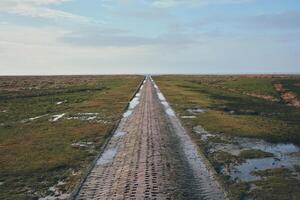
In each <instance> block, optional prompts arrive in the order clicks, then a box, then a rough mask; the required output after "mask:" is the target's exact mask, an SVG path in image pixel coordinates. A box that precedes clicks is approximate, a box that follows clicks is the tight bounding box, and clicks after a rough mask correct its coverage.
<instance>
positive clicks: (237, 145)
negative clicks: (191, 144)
mask: <svg viewBox="0 0 300 200" xmlns="http://www.w3.org/2000/svg"><path fill="white" fill-rule="evenodd" d="M193 131H194V132H195V133H197V134H199V135H201V139H202V140H203V141H206V142H207V143H209V145H208V147H209V149H208V152H209V153H214V152H218V151H223V152H227V153H230V154H231V155H234V156H239V154H240V152H241V151H242V150H249V149H255V150H261V151H264V152H269V153H272V154H273V155H274V156H273V157H268V158H254V159H246V160H245V161H244V162H242V163H240V164H238V165H229V166H226V168H223V170H222V173H223V174H225V175H229V176H230V178H231V179H232V180H240V181H253V180H259V179H260V177H258V176H255V175H253V174H252V172H253V171H258V170H266V169H274V168H281V167H285V168H289V169H292V170H293V171H295V170H294V166H295V165H300V148H299V147H298V146H297V145H294V144H291V143H287V144H283V143H279V144H273V143H269V142H266V141H264V140H261V139H252V138H241V137H230V136H224V135H218V134H211V133H209V132H207V131H205V130H204V129H203V128H202V127H201V126H196V127H194V128H193ZM214 137H215V138H219V140H218V142H213V141H210V140H208V139H209V138H214ZM220 141H223V142H220Z"/></svg>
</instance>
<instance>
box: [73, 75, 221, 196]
mask: <svg viewBox="0 0 300 200" xmlns="http://www.w3.org/2000/svg"><path fill="white" fill-rule="evenodd" d="M76 199H218V200H219V199H225V195H224V193H223V190H222V189H221V187H220V185H219V183H218V182H217V181H216V179H215V175H214V172H213V171H212V170H211V169H210V167H209V165H208V164H207V161H206V160H205V158H204V156H202V155H201V154H199V153H198V149H197V147H196V146H195V145H194V144H193V143H192V141H191V139H190V137H189V136H188V135H187V134H186V132H185V130H184V129H183V127H182V126H181V124H180V121H179V120H178V118H177V117H176V115H175V113H174V111H173V110H172V108H171V107H170V105H169V104H168V102H167V101H166V99H165V98H164V96H163V94H162V93H161V92H160V91H159V89H158V87H157V86H156V85H155V83H154V82H153V81H152V79H151V78H150V77H148V78H147V80H146V81H145V82H144V84H143V86H142V87H141V89H140V91H139V92H138V93H137V95H136V96H135V97H134V98H133V100H132V101H131V103H130V105H129V108H128V111H126V112H125V113H124V115H123V119H122V120H121V122H120V124H119V127H118V128H117V130H116V131H115V133H114V135H113V137H112V138H111V140H110V141H109V143H108V145H107V146H106V149H105V150H104V152H103V154H102V155H101V157H100V158H99V159H98V161H97V163H96V165H95V166H94V168H93V169H92V171H91V173H90V174H89V176H88V177H87V179H86V181H85V182H84V184H83V185H82V187H81V189H80V191H79V194H78V195H77V197H76Z"/></svg>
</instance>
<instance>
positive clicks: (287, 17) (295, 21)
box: [245, 11, 300, 30]
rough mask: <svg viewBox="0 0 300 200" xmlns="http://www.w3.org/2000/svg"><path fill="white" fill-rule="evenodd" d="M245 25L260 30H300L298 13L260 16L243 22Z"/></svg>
mask: <svg viewBox="0 0 300 200" xmlns="http://www.w3.org/2000/svg"><path fill="white" fill-rule="evenodd" d="M245 23H246V25H248V26H251V27H256V28H260V29H264V30H265V29H278V30H286V29H300V11H290V12H283V13H277V14H262V15H257V16H253V17H250V18H248V19H246V20H245Z"/></svg>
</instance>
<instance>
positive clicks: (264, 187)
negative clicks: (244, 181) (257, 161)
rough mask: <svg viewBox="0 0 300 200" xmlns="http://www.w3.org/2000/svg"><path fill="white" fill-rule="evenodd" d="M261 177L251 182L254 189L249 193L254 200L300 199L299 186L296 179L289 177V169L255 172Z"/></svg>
mask: <svg viewBox="0 0 300 200" xmlns="http://www.w3.org/2000/svg"><path fill="white" fill-rule="evenodd" d="M255 174H256V175H259V176H261V177H263V178H264V179H262V180H260V181H253V183H254V184H255V185H256V187H255V188H254V189H253V190H252V191H251V195H252V196H253V198H254V199H258V200H264V199H274V200H290V199H300V184H299V180H297V178H295V177H293V176H291V172H290V171H289V169H284V168H277V169H268V170H263V171H258V172H255Z"/></svg>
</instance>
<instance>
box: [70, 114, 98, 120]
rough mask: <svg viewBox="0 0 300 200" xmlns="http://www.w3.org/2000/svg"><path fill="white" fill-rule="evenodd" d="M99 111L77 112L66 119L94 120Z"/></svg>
mask: <svg viewBox="0 0 300 200" xmlns="http://www.w3.org/2000/svg"><path fill="white" fill-rule="evenodd" d="M98 115H99V113H77V114H76V115H74V116H70V117H68V118H67V119H68V120H72V119H74V120H81V121H93V120H96V119H97V117H98Z"/></svg>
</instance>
